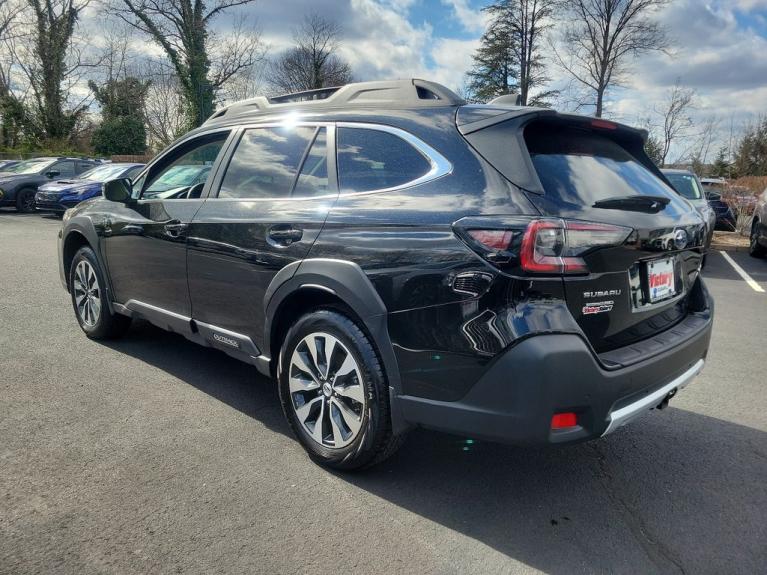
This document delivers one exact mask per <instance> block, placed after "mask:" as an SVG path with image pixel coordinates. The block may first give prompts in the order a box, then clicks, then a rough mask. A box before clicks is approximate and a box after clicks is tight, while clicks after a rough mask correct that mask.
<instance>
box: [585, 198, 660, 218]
mask: <svg viewBox="0 0 767 575" xmlns="http://www.w3.org/2000/svg"><path fill="white" fill-rule="evenodd" d="M670 201H671V199H670V198H666V197H664V196H620V197H617V198H607V199H605V200H599V201H598V202H594V205H593V206H592V207H594V208H604V209H606V210H625V211H627V212H646V213H648V214H657V213H658V212H659V211H661V210H662V209H663V208H665V207H666V206H667V205H668V203H669V202H670Z"/></svg>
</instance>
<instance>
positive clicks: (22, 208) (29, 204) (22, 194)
mask: <svg viewBox="0 0 767 575" xmlns="http://www.w3.org/2000/svg"><path fill="white" fill-rule="evenodd" d="M16 210H17V211H19V212H22V213H25V214H29V213H31V212H34V211H35V190H32V189H30V188H27V189H25V190H19V192H18V194H16Z"/></svg>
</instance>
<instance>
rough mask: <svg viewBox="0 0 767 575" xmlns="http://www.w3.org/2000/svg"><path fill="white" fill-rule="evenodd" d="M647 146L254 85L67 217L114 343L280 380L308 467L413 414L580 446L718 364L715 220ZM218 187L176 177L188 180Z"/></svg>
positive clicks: (477, 431)
mask: <svg viewBox="0 0 767 575" xmlns="http://www.w3.org/2000/svg"><path fill="white" fill-rule="evenodd" d="M645 137H646V134H645V133H644V132H642V131H639V130H635V129H632V128H629V127H626V126H623V125H620V124H615V123H613V122H607V121H604V120H598V119H592V118H587V117H581V116H573V115H565V114H558V113H556V112H554V111H552V110H544V109H536V108H527V107H515V106H508V105H505V104H504V103H502V102H501V103H496V104H490V105H466V104H465V103H464V102H463V101H462V100H461V99H460V98H459V97H458V96H456V95H455V94H453V93H452V92H450V91H449V90H447V89H446V88H444V87H442V86H439V85H437V84H433V83H430V82H425V81H420V80H411V81H397V82H371V83H363V84H352V85H348V86H345V87H343V88H340V89H333V90H322V91H317V92H310V93H302V94H295V95H291V96H285V97H279V98H273V99H271V100H267V99H265V98H255V99H252V100H247V101H244V102H240V103H238V104H234V105H232V106H230V107H228V108H225V109H223V110H221V111H219V112H217V113H216V114H214V115H213V116H212V117H211V118H210V119H209V120H208V121H207V122H206V123H205V124H204V125H203V126H202V127H200V128H198V129H196V130H194V131H192V132H191V133H189V134H187V135H186V136H184V137H183V138H181V139H180V140H178V141H177V142H176V143H174V144H173V145H172V146H171V147H170V148H169V149H168V150H167V151H165V152H164V153H162V154H161V155H160V156H158V157H157V158H156V159H155V160H154V161H153V162H152V163H151V164H149V166H148V167H147V168H146V169H145V170H144V171H143V173H142V174H140V175H139V176H138V177H137V179H135V180H134V181H133V182H132V183H131V182H129V181H123V180H118V181H113V182H109V183H107V184H105V186H104V194H105V197H104V198H102V199H95V200H92V201H90V202H87V203H86V204H85V205H81V206H78V207H76V208H74V209H71V210H68V211H67V213H66V214H65V216H64V226H63V230H62V232H61V239H60V264H61V277H62V281H63V282H64V284H65V285H66V286H67V289H68V290H69V291H70V293H71V296H72V302H73V305H74V309H75V312H76V317H77V320H78V322H79V323H80V325H81V327H82V329H83V331H84V332H85V333H86V334H87V335H88V336H89V337H92V338H105V337H114V336H118V335H120V334H122V333H123V332H125V330H126V329H127V327H128V324H129V323H130V321H131V318H132V317H140V318H144V319H145V320H148V321H150V322H152V323H154V324H156V325H158V326H160V327H162V328H164V329H167V330H171V331H173V332H177V333H180V334H182V335H184V336H185V337H187V338H188V339H190V340H192V341H195V342H198V343H200V344H202V345H206V346H210V347H214V348H217V349H220V350H222V351H224V352H226V353H228V354H230V355H232V356H234V357H237V358H239V359H242V360H244V361H247V362H251V363H252V364H254V365H255V366H256V367H257V368H258V370H259V371H260V372H261V373H263V374H265V375H270V376H273V377H275V378H276V379H277V380H278V385H279V391H280V397H281V400H282V404H283V408H284V410H285V414H286V416H287V419H288V421H289V423H290V426H291V427H292V429H293V431H294V432H295V434H296V436H297V437H298V439H299V441H300V442H301V443H302V445H303V446H304V447H305V449H306V450H307V452H308V453H309V455H310V456H311V457H312V458H313V459H314V460H316V461H318V462H320V463H322V464H325V465H329V466H332V467H335V468H340V469H352V468H359V467H363V466H366V465H371V464H373V463H375V462H377V461H380V460H381V459H383V458H384V457H386V456H387V455H388V454H390V453H391V452H392V451H393V450H394V449H395V448H396V446H397V445H398V444H399V442H400V440H401V438H402V437H403V435H404V432H405V431H406V430H407V429H408V428H410V427H412V426H423V427H428V428H432V429H438V430H444V431H448V432H453V433H457V434H462V435H466V436H470V437H474V438H482V439H487V440H498V441H506V442H512V443H517V444H551V443H571V442H577V441H581V440H586V439H590V438H596V437H599V436H602V435H604V434H606V433H609V432H611V431H613V430H615V429H616V428H617V427H619V426H621V425H623V424H624V423H626V422H627V421H629V420H631V419H632V418H634V417H635V416H637V415H639V414H641V413H644V412H646V411H647V410H649V409H651V408H654V407H656V406H663V405H665V404H666V402H667V401H668V399H669V398H670V397H672V396H673V395H674V394H675V393H676V392H677V390H679V389H681V388H682V387H684V386H685V385H686V384H687V383H689V382H690V381H691V380H692V379H693V377H694V376H695V375H696V374H697V373H698V372H699V371H700V370H701V368H702V366H703V361H704V359H705V357H706V353H707V350H708V345H709V338H710V334H711V325H712V319H713V303H712V301H711V298H710V297H709V295H708V292H707V291H706V288H705V286H704V284H703V281H702V279H701V277H700V264H701V257H702V250H703V242H704V237H705V231H706V227H705V223H704V222H703V220H702V219H701V216H700V215H699V214H698V213H697V212H696V211H695V209H694V208H693V207H692V206H691V205H690V204H689V203H688V202H686V201H685V200H684V199H682V198H681V197H680V196H678V195H677V194H676V193H674V192H673V191H672V190H671V188H669V187H668V186H667V185H666V184H665V183H664V181H663V180H662V175H661V174H660V172H659V171H658V170H657V168H655V167H654V165H653V163H652V162H651V161H650V160H649V159H648V158H647V156H646V155H645V153H644V151H643V144H644V140H645ZM179 166H183V167H185V169H187V168H188V169H190V170H191V169H201V167H203V168H207V177H206V178H205V179H204V181H201V182H198V183H195V184H192V185H187V184H183V185H179V186H176V187H173V186H170V187H169V186H168V185H162V186H158V185H156V182H162V181H165V182H166V184H167V179H166V178H165V177H164V176H165V174H167V173H168V172H169V171H172V170H178V169H179Z"/></svg>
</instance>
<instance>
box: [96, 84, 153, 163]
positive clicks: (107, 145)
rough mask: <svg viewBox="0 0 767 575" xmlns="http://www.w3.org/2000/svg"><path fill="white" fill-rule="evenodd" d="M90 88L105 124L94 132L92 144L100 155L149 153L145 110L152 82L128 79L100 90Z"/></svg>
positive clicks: (107, 85) (106, 85)
mask: <svg viewBox="0 0 767 575" xmlns="http://www.w3.org/2000/svg"><path fill="white" fill-rule="evenodd" d="M88 86H89V87H90V89H91V90H92V91H93V94H94V96H95V97H96V101H97V102H98V103H99V104H100V105H101V115H102V118H103V121H102V123H101V125H100V126H99V127H98V128H97V129H96V130H95V131H94V133H93V138H92V140H91V144H92V145H93V149H94V150H95V151H96V153H98V154H103V155H105V156H110V155H113V154H143V153H144V152H145V151H146V128H145V126H144V107H145V103H144V102H145V99H146V94H147V91H148V90H149V82H143V81H141V80H139V79H137V78H133V77H127V78H123V79H121V80H109V81H108V82H107V83H106V84H104V86H102V87H99V86H97V85H96V84H95V82H92V81H91V82H89V83H88Z"/></svg>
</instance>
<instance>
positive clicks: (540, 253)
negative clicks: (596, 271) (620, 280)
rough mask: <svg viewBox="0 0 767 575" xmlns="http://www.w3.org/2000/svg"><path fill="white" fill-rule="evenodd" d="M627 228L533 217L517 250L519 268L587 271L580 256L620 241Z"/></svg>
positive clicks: (629, 231)
mask: <svg viewBox="0 0 767 575" xmlns="http://www.w3.org/2000/svg"><path fill="white" fill-rule="evenodd" d="M630 233H631V229H629V228H624V227H621V226H612V225H609V224H597V223H592V222H577V221H568V220H559V219H556V220H533V221H532V222H530V223H529V224H528V226H527V229H526V230H525V235H524V237H523V238H522V246H521V248H520V250H519V261H520V265H521V267H522V269H524V270H525V271H528V272H532V273H546V274H582V273H588V271H589V270H588V267H587V266H586V262H585V261H583V259H582V258H581V256H582V255H583V254H585V253H586V252H587V251H589V250H591V249H593V248H597V247H609V246H616V245H620V244H622V243H623V242H624V241H625V240H626V238H627V237H628V236H629V234H630Z"/></svg>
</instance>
